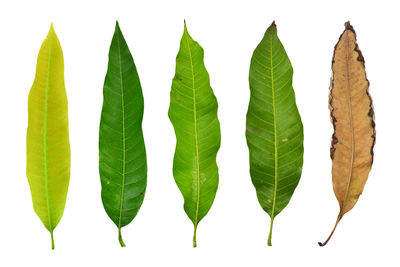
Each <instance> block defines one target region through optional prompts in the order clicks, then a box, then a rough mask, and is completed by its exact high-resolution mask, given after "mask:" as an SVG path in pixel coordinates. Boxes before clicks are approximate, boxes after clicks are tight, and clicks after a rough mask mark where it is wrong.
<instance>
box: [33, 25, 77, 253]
mask: <svg viewBox="0 0 400 267" xmlns="http://www.w3.org/2000/svg"><path fill="white" fill-rule="evenodd" d="M26 144H27V166H26V176H27V178H28V182H29V186H30V190H31V195H32V202H33V208H34V210H35V212H36V214H37V215H38V217H39V218H40V220H41V221H42V223H43V224H44V226H45V227H46V228H47V229H48V230H49V232H50V235H51V243H52V246H51V247H52V249H54V238H53V231H54V229H55V227H56V226H57V225H58V223H59V221H60V220H61V217H62V215H63V212H64V207H65V203H66V198H67V193H68V185H69V178H70V145H69V133H68V103H67V95H66V92H65V84H64V59H63V53H62V49H61V45H60V42H59V40H58V37H57V35H56V33H55V31H54V28H53V25H51V27H50V30H49V33H48V35H47V37H46V39H45V40H44V42H43V44H42V47H41V48H40V51H39V55H38V61H37V66H36V75H35V80H34V82H33V85H32V88H31V90H30V92H29V98H28V129H27V138H26Z"/></svg>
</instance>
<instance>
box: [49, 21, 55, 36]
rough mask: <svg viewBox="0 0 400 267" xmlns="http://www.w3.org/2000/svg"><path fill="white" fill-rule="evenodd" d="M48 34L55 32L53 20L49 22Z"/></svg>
mask: <svg viewBox="0 0 400 267" xmlns="http://www.w3.org/2000/svg"><path fill="white" fill-rule="evenodd" d="M50 34H55V30H54V25H53V22H51V24H50V30H49V33H48V35H50Z"/></svg>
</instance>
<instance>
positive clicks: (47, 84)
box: [43, 36, 54, 235]
mask: <svg viewBox="0 0 400 267" xmlns="http://www.w3.org/2000/svg"><path fill="white" fill-rule="evenodd" d="M48 38H49V50H48V51H49V54H48V58H47V77H46V87H45V101H44V119H43V167H44V182H45V185H44V188H45V196H46V205H47V217H48V220H49V231H50V233H51V235H53V230H54V229H53V223H52V219H51V212H50V192H49V176H48V165H47V111H48V101H49V84H50V63H51V52H52V47H53V38H52V37H51V36H49V37H48Z"/></svg>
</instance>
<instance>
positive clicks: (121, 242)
mask: <svg viewBox="0 0 400 267" xmlns="http://www.w3.org/2000/svg"><path fill="white" fill-rule="evenodd" d="M118 241H119V243H120V244H121V247H123V248H124V247H126V245H125V243H124V240H122V235H121V228H118Z"/></svg>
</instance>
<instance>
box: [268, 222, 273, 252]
mask: <svg viewBox="0 0 400 267" xmlns="http://www.w3.org/2000/svg"><path fill="white" fill-rule="evenodd" d="M273 225H274V217H272V218H271V225H270V226H269V235H268V246H270V247H271V246H272V242H271V240H272V226H273Z"/></svg>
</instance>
